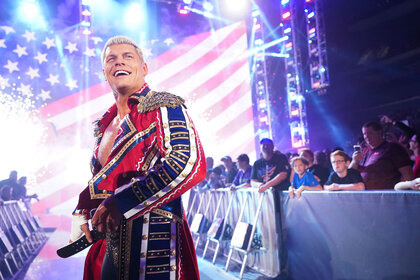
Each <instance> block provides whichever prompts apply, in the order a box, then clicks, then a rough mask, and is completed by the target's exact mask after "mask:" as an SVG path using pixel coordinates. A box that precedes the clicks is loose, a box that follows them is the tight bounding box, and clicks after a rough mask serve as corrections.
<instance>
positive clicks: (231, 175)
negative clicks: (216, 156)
mask: <svg viewBox="0 0 420 280" xmlns="http://www.w3.org/2000/svg"><path fill="white" fill-rule="evenodd" d="M221 161H222V162H223V165H224V166H225V169H226V171H225V184H232V182H233V180H234V179H235V176H236V174H237V173H238V168H237V167H236V164H235V163H234V162H233V161H232V158H231V157H230V156H224V157H223V158H222V159H221Z"/></svg>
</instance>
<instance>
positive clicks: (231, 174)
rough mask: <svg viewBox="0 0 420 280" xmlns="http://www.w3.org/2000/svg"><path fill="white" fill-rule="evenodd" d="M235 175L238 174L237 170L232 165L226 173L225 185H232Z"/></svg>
mask: <svg viewBox="0 0 420 280" xmlns="http://www.w3.org/2000/svg"><path fill="white" fill-rule="evenodd" d="M236 173H238V168H236V165H234V166H233V167H232V169H231V170H230V171H226V173H225V177H226V184H231V183H233V180H235V176H236Z"/></svg>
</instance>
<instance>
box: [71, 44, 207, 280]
mask: <svg viewBox="0 0 420 280" xmlns="http://www.w3.org/2000/svg"><path fill="white" fill-rule="evenodd" d="M102 65H103V73H104V75H105V79H106V81H107V82H108V84H109V85H110V87H111V89H112V91H113V94H114V97H115V100H116V103H115V104H114V105H113V106H112V107H111V108H110V109H109V110H108V111H107V112H106V113H105V114H104V115H103V117H102V118H101V119H99V120H98V121H97V122H96V126H97V127H96V129H95V134H96V137H97V138H96V147H95V149H94V155H93V158H92V161H91V164H92V171H93V178H92V179H91V180H90V181H89V183H88V186H87V187H86V189H85V190H84V191H83V192H82V193H81V194H80V196H79V202H78V205H77V207H76V210H75V211H74V213H73V224H72V234H71V241H75V240H76V239H77V238H78V237H79V236H80V235H81V231H83V232H84V233H85V234H86V237H87V239H88V241H89V242H92V236H91V232H90V231H89V228H88V224H87V220H88V219H89V213H90V212H91V211H93V210H95V209H96V212H95V214H94V216H93V217H92V225H93V226H95V227H96V228H97V230H98V231H99V232H106V233H107V238H106V241H105V240H100V241H98V242H96V243H95V244H94V245H93V246H92V247H91V249H90V250H89V253H88V256H87V259H86V262H85V275H84V279H85V280H87V279H102V280H104V279H112V280H115V279H199V274H198V268H197V260H196V255H195V250H194V245H193V242H192V238H191V234H190V231H189V227H188V224H187V221H186V219H185V217H183V213H184V210H183V209H182V203H181V199H180V196H181V194H183V193H184V192H185V191H187V190H188V189H190V188H191V187H193V186H194V185H196V184H197V183H199V182H200V181H201V180H203V179H204V177H205V175H206V163H205V156H204V152H203V148H202V146H201V143H200V141H199V138H198V135H197V132H196V130H195V128H194V125H193V123H192V122H191V119H190V118H189V116H188V115H187V113H186V109H185V106H184V100H183V99H182V98H180V97H178V96H175V95H172V94H170V93H167V92H155V91H152V90H150V89H149V87H148V85H147V84H146V82H145V76H146V74H147V73H148V68H147V64H146V63H145V61H144V59H143V54H142V51H141V49H140V48H139V47H138V45H137V44H136V43H135V42H134V41H133V40H131V39H129V38H127V37H123V36H117V37H113V38H111V39H109V40H108V42H107V43H106V44H105V46H104V49H103V51H102Z"/></svg>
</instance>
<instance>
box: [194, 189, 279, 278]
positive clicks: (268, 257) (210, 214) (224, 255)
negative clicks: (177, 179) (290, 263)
mask: <svg viewBox="0 0 420 280" xmlns="http://www.w3.org/2000/svg"><path fill="white" fill-rule="evenodd" d="M194 192H195V193H194ZM191 195H199V198H198V197H197V198H196V200H197V199H200V200H201V201H200V207H197V206H195V207H193V204H191V205H190V207H189V210H188V211H189V213H187V215H191V216H194V214H195V213H203V212H205V213H206V218H207V219H208V220H209V221H213V219H214V218H220V217H224V221H223V222H224V227H225V228H224V229H223V230H226V227H227V226H229V227H231V228H232V229H234V228H235V227H236V224H237V223H238V222H239V221H247V222H248V223H250V224H252V226H253V227H252V232H251V237H250V241H249V244H247V245H249V246H247V247H246V248H245V250H244V251H243V252H242V251H240V250H236V249H233V250H232V253H231V254H230V240H223V241H221V240H220V238H223V235H221V237H220V238H219V240H218V242H217V241H216V240H215V241H213V240H212V239H210V238H207V242H206V244H205V245H204V244H198V242H197V240H196V244H195V246H196V248H197V247H198V248H199V249H202V248H203V247H204V251H205V252H204V254H203V256H205V254H206V253H207V254H208V251H209V250H211V251H214V255H213V263H215V261H216V257H217V255H218V256H219V257H220V259H221V261H222V262H223V261H225V263H224V264H225V265H226V262H227V260H228V257H229V254H230V255H231V256H230V260H229V262H231V261H235V262H237V263H239V264H241V265H242V264H243V265H242V267H241V276H242V274H243V271H244V269H245V267H246V266H248V267H250V268H252V269H254V270H256V271H258V272H259V273H261V274H264V275H266V276H268V277H275V276H277V275H279V273H280V265H279V257H278V244H277V243H278V241H277V240H278V236H277V231H276V222H275V214H274V213H275V208H274V200H273V193H272V192H271V191H266V192H265V193H264V195H261V194H260V193H258V190H257V189H253V188H246V189H239V190H236V191H234V192H231V191H230V190H229V189H218V190H212V191H208V192H205V193H202V194H198V192H197V191H195V190H193V191H192V193H191ZM192 199H194V198H192ZM203 200H204V202H203ZM245 201H247V202H246V205H245V207H241V206H243V205H244V203H245ZM195 205H197V201H196V202H195ZM204 208H205V209H206V211H204ZM241 213H242V214H241ZM258 213H259V214H258ZM255 233H256V235H258V236H259V238H260V239H261V243H262V245H261V247H260V248H253V247H252V246H251V244H252V240H253V237H254V234H255ZM205 235H206V233H203V234H202V237H200V239H201V238H204V236H205ZM200 239H198V241H199V240H200ZM248 247H249V248H248ZM244 252H248V253H246V257H245V255H244ZM217 262H218V263H219V262H220V261H217ZM228 266H229V265H227V266H225V268H226V267H228Z"/></svg>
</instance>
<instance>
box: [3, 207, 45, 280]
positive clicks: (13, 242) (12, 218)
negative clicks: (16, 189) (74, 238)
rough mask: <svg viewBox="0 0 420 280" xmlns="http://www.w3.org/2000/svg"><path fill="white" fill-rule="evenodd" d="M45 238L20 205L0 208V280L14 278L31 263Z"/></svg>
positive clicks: (27, 211)
mask: <svg viewBox="0 0 420 280" xmlns="http://www.w3.org/2000/svg"><path fill="white" fill-rule="evenodd" d="M46 240H47V237H46V235H45V233H44V232H43V229H42V227H41V226H40V224H39V222H37V220H36V218H35V217H33V216H32V215H31V213H30V211H29V210H28V209H27V208H26V206H25V205H24V204H23V203H22V202H18V201H6V202H4V204H3V205H1V206H0V280H1V279H11V278H14V277H15V276H16V275H17V274H18V273H19V271H21V270H22V268H23V267H24V265H26V264H28V263H29V262H31V261H32V259H33V258H34V257H35V256H36V254H37V253H38V252H39V250H40V249H41V247H42V246H43V244H44V243H45V241H46Z"/></svg>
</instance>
